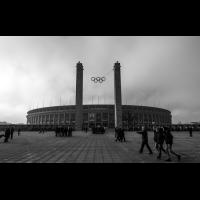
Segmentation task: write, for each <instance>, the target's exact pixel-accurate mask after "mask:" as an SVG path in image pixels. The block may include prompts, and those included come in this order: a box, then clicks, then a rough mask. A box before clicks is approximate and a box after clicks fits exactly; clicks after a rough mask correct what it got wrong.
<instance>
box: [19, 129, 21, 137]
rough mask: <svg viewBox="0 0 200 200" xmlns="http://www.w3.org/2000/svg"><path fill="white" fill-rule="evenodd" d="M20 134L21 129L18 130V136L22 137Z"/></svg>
mask: <svg viewBox="0 0 200 200" xmlns="http://www.w3.org/2000/svg"><path fill="white" fill-rule="evenodd" d="M20 133H21V129H20V128H18V136H19V135H20Z"/></svg>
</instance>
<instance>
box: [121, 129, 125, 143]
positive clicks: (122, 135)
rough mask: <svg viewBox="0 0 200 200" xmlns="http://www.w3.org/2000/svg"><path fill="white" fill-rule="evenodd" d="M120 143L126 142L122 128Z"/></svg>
mask: <svg viewBox="0 0 200 200" xmlns="http://www.w3.org/2000/svg"><path fill="white" fill-rule="evenodd" d="M121 141H124V142H126V138H125V133H124V129H123V128H121Z"/></svg>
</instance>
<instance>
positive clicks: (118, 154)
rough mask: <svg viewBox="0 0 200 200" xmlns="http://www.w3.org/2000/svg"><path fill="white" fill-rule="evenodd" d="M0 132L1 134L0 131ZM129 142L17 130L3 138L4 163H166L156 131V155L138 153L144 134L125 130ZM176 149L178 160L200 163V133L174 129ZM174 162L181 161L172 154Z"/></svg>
mask: <svg viewBox="0 0 200 200" xmlns="http://www.w3.org/2000/svg"><path fill="white" fill-rule="evenodd" d="M0 134H1V133H0ZM125 134H126V139H127V142H126V143H119V142H115V141H114V133H113V132H107V133H106V134H105V135H93V134H91V133H90V132H89V133H85V132H73V137H69V138H68V137H55V134H54V132H46V133H45V134H39V133H38V132H22V133H21V135H20V136H17V134H16V133H15V135H14V139H13V140H12V141H10V142H9V143H3V138H1V139H0V162H1V163H167V162H166V161H165V160H166V159H167V156H166V155H163V158H162V160H157V159H156V156H157V152H156V151H155V149H154V144H153V133H152V132H149V143H150V146H151V147H152V149H153V151H154V154H153V155H149V154H148V151H147V149H146V147H145V149H144V153H143V154H139V153H138V150H139V148H140V144H141V136H140V135H138V134H137V133H135V132H126V133H125ZM173 135H174V150H175V151H176V152H178V153H180V154H181V155H182V159H181V161H180V162H179V163H187V162H200V132H195V133H194V134H193V137H192V138H191V137H189V133H188V132H173ZM172 163H178V161H177V159H176V158H175V157H173V161H172Z"/></svg>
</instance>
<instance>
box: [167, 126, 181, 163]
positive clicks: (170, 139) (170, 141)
mask: <svg viewBox="0 0 200 200" xmlns="http://www.w3.org/2000/svg"><path fill="white" fill-rule="evenodd" d="M164 135H165V143H166V145H167V149H166V151H167V155H168V159H167V160H166V161H169V162H170V161H171V156H170V153H171V154H173V155H175V156H176V157H177V159H178V160H179V161H180V159H181V156H180V155H179V154H177V153H175V152H174V151H173V149H172V145H173V135H172V134H171V131H170V129H169V128H167V127H165V128H164Z"/></svg>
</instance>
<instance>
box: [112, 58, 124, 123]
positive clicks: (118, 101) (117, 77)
mask: <svg viewBox="0 0 200 200" xmlns="http://www.w3.org/2000/svg"><path fill="white" fill-rule="evenodd" d="M120 68H121V66H120V63H119V62H116V63H115V65H114V96H115V127H122V94H121V69H120Z"/></svg>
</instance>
